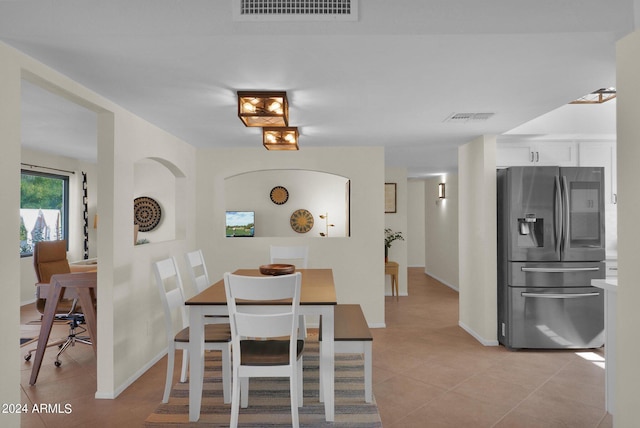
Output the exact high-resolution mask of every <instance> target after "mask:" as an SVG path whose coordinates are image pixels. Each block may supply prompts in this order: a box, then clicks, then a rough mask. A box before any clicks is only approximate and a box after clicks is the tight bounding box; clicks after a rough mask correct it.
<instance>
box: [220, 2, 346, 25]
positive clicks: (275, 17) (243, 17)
mask: <svg viewBox="0 0 640 428" xmlns="http://www.w3.org/2000/svg"><path fill="white" fill-rule="evenodd" d="M232 1H233V20H234V21H357V20H358V0H232Z"/></svg>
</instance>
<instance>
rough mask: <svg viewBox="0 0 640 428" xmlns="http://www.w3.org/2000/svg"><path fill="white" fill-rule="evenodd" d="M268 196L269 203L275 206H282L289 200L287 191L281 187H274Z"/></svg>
mask: <svg viewBox="0 0 640 428" xmlns="http://www.w3.org/2000/svg"><path fill="white" fill-rule="evenodd" d="M269 196H270V197H271V202H273V203H274V204H276V205H282V204H284V203H285V202H287V200H289V191H288V190H287V189H286V188H284V187H282V186H276V187H274V188H273V189H271V193H270V194H269Z"/></svg>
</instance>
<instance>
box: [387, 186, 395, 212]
mask: <svg viewBox="0 0 640 428" xmlns="http://www.w3.org/2000/svg"><path fill="white" fill-rule="evenodd" d="M396 200H397V198H396V183H384V212H385V213H395V212H396Z"/></svg>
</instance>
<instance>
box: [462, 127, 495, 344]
mask: <svg viewBox="0 0 640 428" xmlns="http://www.w3.org/2000/svg"><path fill="white" fill-rule="evenodd" d="M458 171H459V174H458V179H459V184H458V192H459V197H458V201H459V204H460V206H459V211H458V212H459V216H458V217H459V221H458V225H459V226H458V230H459V254H460V256H459V263H460V303H459V305H460V321H459V324H460V326H461V327H462V328H464V329H465V330H467V331H468V332H469V333H470V334H472V335H473V336H474V337H475V338H476V339H477V340H478V341H480V342H481V343H483V344H485V345H497V343H498V342H497V330H496V328H497V298H496V296H497V278H496V276H497V273H496V257H497V244H496V236H497V230H496V229H497V228H496V139H495V137H487V136H483V137H480V138H478V139H476V140H474V141H472V142H470V143H467V144H465V145H463V146H461V147H460V148H459V149H458Z"/></svg>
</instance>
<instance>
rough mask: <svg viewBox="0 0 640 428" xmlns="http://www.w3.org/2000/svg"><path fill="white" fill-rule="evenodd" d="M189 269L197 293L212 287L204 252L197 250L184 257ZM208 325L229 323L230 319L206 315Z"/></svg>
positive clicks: (223, 316)
mask: <svg viewBox="0 0 640 428" xmlns="http://www.w3.org/2000/svg"><path fill="white" fill-rule="evenodd" d="M184 258H185V260H186V261H187V266H188V267H189V276H190V277H191V282H192V284H193V286H194V287H195V289H196V292H197V293H202V292H203V291H204V290H205V289H206V288H208V287H210V286H211V282H210V281H209V272H207V265H206V264H205V262H204V255H203V254H202V250H195V251H191V252H189V253H186V254H185V255H184ZM205 318H206V323H207V324H216V323H227V324H228V323H229V317H228V316H226V315H206V317H205Z"/></svg>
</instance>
